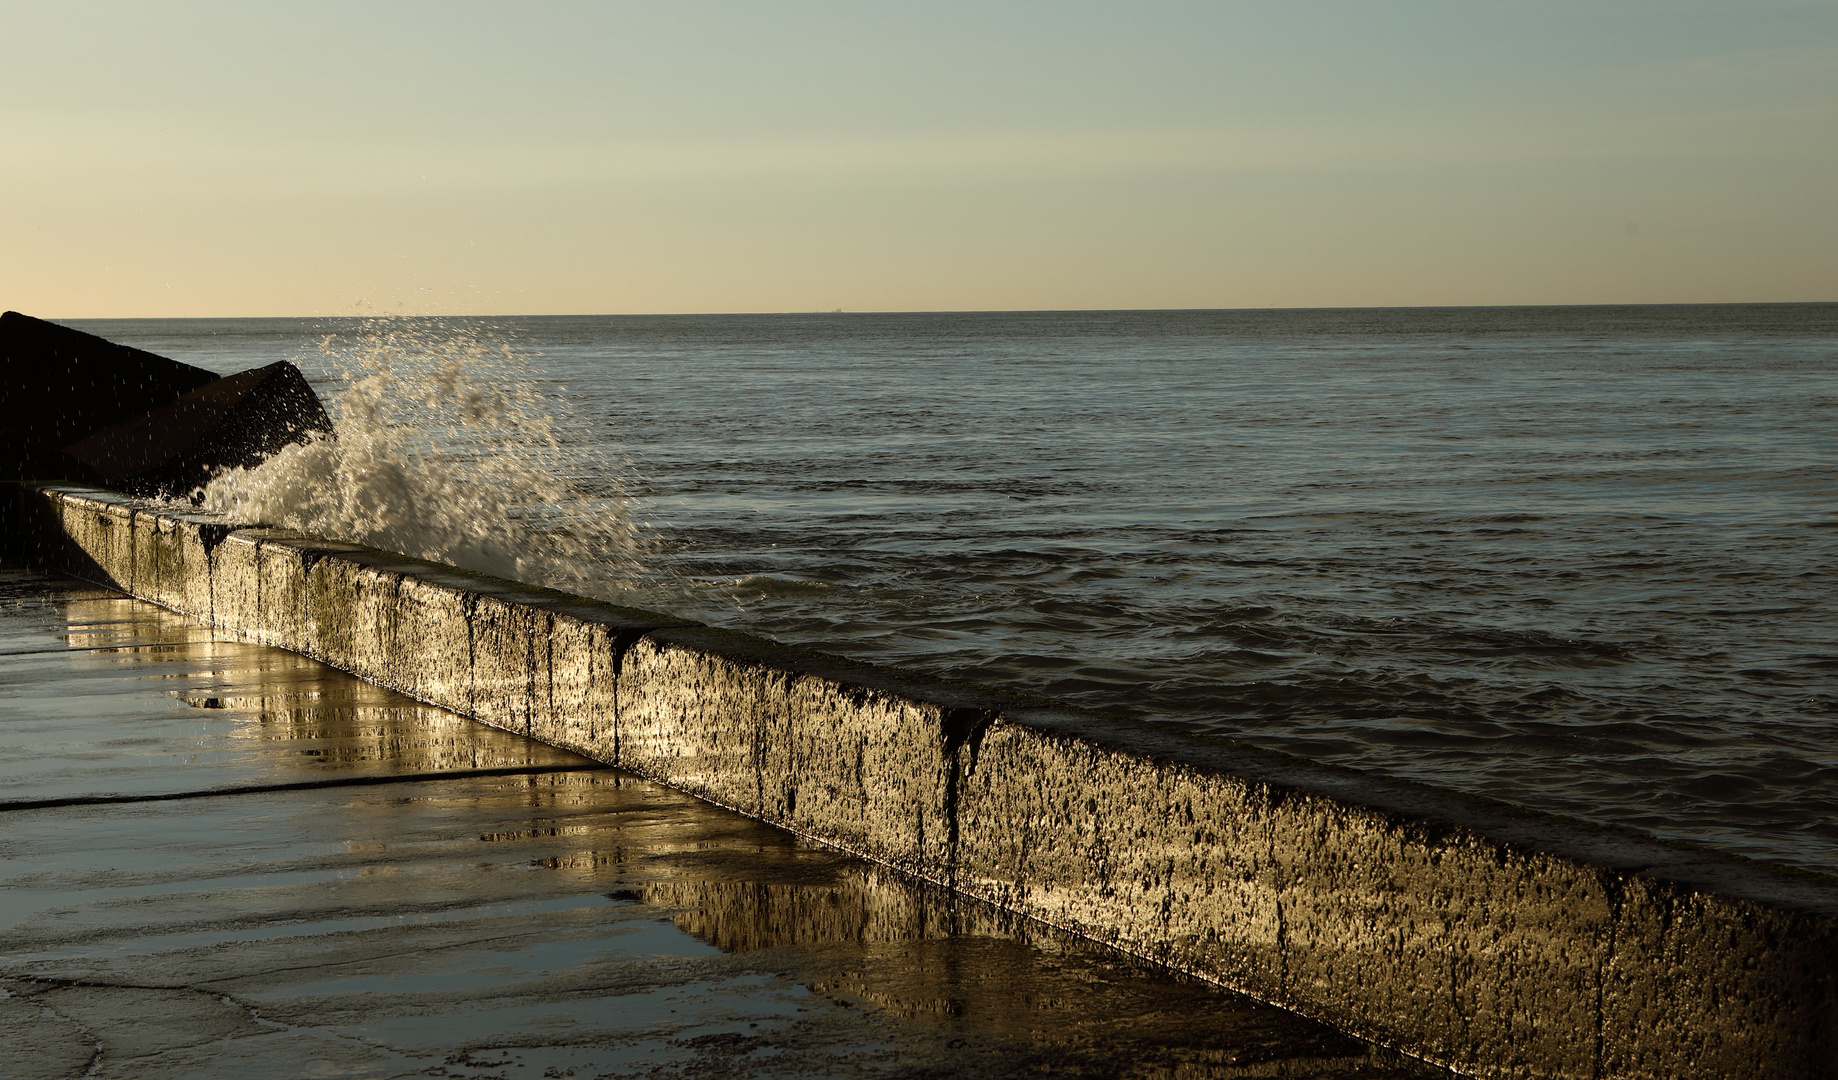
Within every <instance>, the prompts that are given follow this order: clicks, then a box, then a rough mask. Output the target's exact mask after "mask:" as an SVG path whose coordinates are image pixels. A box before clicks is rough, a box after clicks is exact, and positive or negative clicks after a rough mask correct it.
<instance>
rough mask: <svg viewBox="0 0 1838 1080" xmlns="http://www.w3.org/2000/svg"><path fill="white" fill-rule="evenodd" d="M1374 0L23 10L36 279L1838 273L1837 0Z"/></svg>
mask: <svg viewBox="0 0 1838 1080" xmlns="http://www.w3.org/2000/svg"><path fill="white" fill-rule="evenodd" d="M1379 7H1381V6H1379V5H1359V4H1353V3H1319V4H1306V3H1305V4H1299V5H1298V4H1286V5H1274V4H1187V3H1163V4H1150V5H1147V6H1141V5H1136V6H1131V7H1128V8H1126V7H1124V6H1122V5H1104V4H1058V5H1042V4H1031V3H1029V4H1022V3H1013V4H1004V5H996V6H994V7H993V8H990V7H983V8H978V7H974V6H970V5H963V6H953V5H949V4H946V5H943V6H939V7H936V8H933V9H931V10H928V11H927V12H913V11H906V10H904V9H894V8H869V7H866V6H862V5H842V4H816V3H797V4H787V5H783V6H775V7H774V8H772V9H771V11H770V12H767V11H765V10H764V9H756V8H753V7H749V6H747V5H739V4H701V5H685V6H678V7H673V8H671V9H669V10H668V11H655V10H651V9H649V8H646V7H642V6H638V5H621V4H610V5H595V6H587V5H578V6H577V5H568V4H559V5H553V6H545V7H542V8H536V9H529V11H527V12H518V13H512V12H510V11H508V10H504V9H499V8H495V7H490V6H465V5H460V6H458V7H454V6H438V7H437V6H433V5H420V4H400V5H390V6H389V7H387V8H386V9H382V10H377V9H371V8H361V7H358V6H355V5H353V6H343V5H326V4H315V5H312V6H310V7H309V6H306V5H279V6H275V7H272V8H262V9H260V10H252V9H245V8H239V7H234V6H230V5H208V4H207V5H191V6H187V7H184V8H181V9H172V10H169V9H161V11H158V12H152V11H146V10H143V9H140V8H136V7H133V6H129V5H117V4H91V5H76V6H73V7H68V8H65V7H60V8H57V9H55V10H53V9H42V10H40V9H33V10H28V11H25V12H22V13H20V14H19V15H18V16H17V17H16V18H15V25H14V27H13V31H12V33H13V36H14V38H15V40H16V41H20V42H32V43H34V45H35V47H34V48H31V49H20V50H17V51H18V56H17V57H15V60H16V61H17V62H16V63H13V64H12V65H11V66H10V67H9V68H8V69H7V70H6V71H4V72H0V85H4V86H5V87H6V90H7V93H6V95H5V97H4V98H3V99H0V100H3V101H4V104H3V105H0V115H4V117H5V119H6V124H7V128H6V130H7V132H8V135H7V139H6V149H5V151H4V155H3V156H0V192H4V194H5V198H6V205H7V206H8V207H9V209H10V211H11V212H10V214H9V227H8V234H9V235H8V242H7V251H6V257H5V258H4V260H0V306H4V307H9V308H15V309H18V310H21V311H25V312H28V313H30V314H35V315H40V316H43V317H47V318H90V317H161V316H187V315H189V316H260V315H281V316H286V315H305V316H337V315H350V314H359V313H363V312H382V313H435V314H456V315H457V314H574V313H688V312H714V311H732V312H742V311H816V310H831V309H835V308H842V309H844V310H850V311H868V310H874V311H901V310H909V311H910V310H927V311H940V310H1044V309H1080V308H1105V309H1121V308H1239V307H1345V306H1417V305H1440V304H1449V305H1468V304H1572V303H1696V302H1748V301H1824V300H1834V299H1838V212H1835V211H1834V210H1833V209H1832V207H1833V205H1834V200H1833V198H1832V196H1833V182H1832V180H1831V177H1832V176H1834V175H1838V13H1835V12H1834V11H1833V10H1832V9H1831V8H1830V6H1829V5H1818V4H1797V3H1771V4H1766V3H1764V4H1757V3H1741V4H1739V3H1733V2H1731V3H1687V2H1679V3H1670V4H1665V5H1660V4H1651V5H1649V4H1644V3H1630V4H1627V5H1617V6H1614V7H1612V8H1609V9H1602V8H1601V7H1600V6H1593V7H1592V6H1587V5H1582V4H1571V3H1545V4H1536V5H1534V4H1515V3H1501V4H1495V5H1485V6H1483V5H1473V4H1456V3H1434V4H1431V3H1419V4H1408V5H1399V6H1389V5H1388V6H1383V7H1386V8H1387V10H1384V11H1379V10H1375V9H1377V8H1379ZM175 10H176V14H175Z"/></svg>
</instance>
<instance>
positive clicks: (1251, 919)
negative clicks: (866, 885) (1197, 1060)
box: [957, 708, 1283, 998]
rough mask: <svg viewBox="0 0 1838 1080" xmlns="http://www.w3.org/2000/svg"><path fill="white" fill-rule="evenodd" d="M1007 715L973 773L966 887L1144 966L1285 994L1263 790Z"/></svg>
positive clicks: (964, 788) (1058, 722) (964, 793)
mask: <svg viewBox="0 0 1838 1080" xmlns="http://www.w3.org/2000/svg"><path fill="white" fill-rule="evenodd" d="M1102 724H1103V721H1102V720H1101V719H1099V718H1094V717H1090V716H1086V715H1082V714H1077V713H1072V712H1068V711H1063V710H1051V709H1038V708H1020V709H1013V710H1009V711H1006V712H1005V713H1004V715H1003V719H1002V720H1001V721H1000V722H998V723H997V724H995V725H994V726H992V727H991V728H989V730H988V731H987V732H986V733H985V734H984V735H983V737H982V739H981V740H980V744H979V745H977V746H976V748H975V753H974V756H973V757H971V758H970V759H969V760H968V762H967V763H966V769H965V775H964V778H963V780H962V781H961V794H960V796H959V822H960V825H959V835H960V840H959V846H958V870H957V882H958V886H959V887H960V888H963V889H965V890H966V891H969V892H971V893H973V894H976V895H980V896H984V897H986V898H988V899H990V900H992V901H994V902H996V903H999V904H1002V905H1004V906H1006V907H1010V908H1012V909H1014V910H1020V911H1026V912H1028V913H1029V914H1033V915H1035V916H1037V917H1039V918H1041V919H1044V920H1046V921H1047V922H1049V923H1052V924H1054V925H1056V926H1061V927H1066V928H1068V929H1072V930H1075V931H1076V932H1078V933H1081V934H1083V935H1085V936H1088V937H1091V938H1094V939H1096V940H1100V941H1106V942H1109V943H1112V944H1116V945H1118V946H1120V947H1123V948H1126V949H1128V950H1129V951H1131V952H1133V953H1136V954H1137V955H1142V956H1148V957H1150V958H1151V959H1155V960H1157V961H1160V962H1163V963H1168V964H1170V965H1171V966H1178V967H1180V968H1181V969H1182V970H1189V971H1195V972H1203V973H1205V974H1206V976H1207V977H1208V978H1213V979H1216V980H1218V981H1220V982H1224V983H1226V984H1228V985H1231V986H1235V987H1239V988H1242V989H1247V990H1250V991H1251V992H1253V993H1257V994H1259V995H1260V996H1264V997H1266V998H1270V997H1275V996H1277V995H1278V994H1279V993H1280V988H1281V986H1282V982H1283V978H1282V970H1283V969H1282V965H1283V958H1282V952H1281V939H1282V912H1281V904H1280V897H1279V895H1278V891H1277V880H1276V873H1277V872H1276V867H1275V865H1274V864H1273V862H1272V860H1271V859H1270V852H1271V846H1272V832H1271V830H1272V820H1273V814H1272V807H1271V803H1270V799H1269V797H1268V794H1267V793H1266V792H1264V791H1262V790H1261V789H1260V788H1259V787H1258V786H1257V785H1255V784H1254V783H1250V782H1247V781H1246V780H1245V779H1244V778H1242V777H1240V776H1236V775H1233V774H1230V773H1226V772H1223V771H1221V772H1216V773H1209V772H1206V771H1204V770H1201V769H1197V768H1194V767H1193V766H1192V764H1191V763H1183V762H1180V761H1178V760H1166V759H1163V760H1158V759H1157V757H1155V756H1152V755H1148V754H1142V753H1138V752H1133V751H1132V750H1131V749H1130V748H1127V747H1120V746H1117V745H1114V743H1107V742H1106V741H1105V740H1104V739H1102V738H1094V737H1091V736H1094V735H1101V734H1104V733H1103V732H1102V731H1101V727H1102Z"/></svg>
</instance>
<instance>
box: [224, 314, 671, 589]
mask: <svg viewBox="0 0 1838 1080" xmlns="http://www.w3.org/2000/svg"><path fill="white" fill-rule="evenodd" d="M319 347H320V350H321V352H322V353H323V354H324V356H325V359H326V360H327V362H328V364H329V366H330V367H331V369H332V370H333V371H335V372H336V373H337V374H338V376H339V378H340V380H341V382H342V386H343V388H342V390H341V391H339V392H337V393H336V394H333V395H330V397H331V400H329V401H327V402H326V405H327V410H328V411H329V412H330V413H331V414H332V418H333V422H334V426H335V427H336V428H337V435H336V437H334V438H321V439H317V440H315V441H313V442H312V443H310V444H308V445H304V446H289V447H287V448H286V449H284V450H282V451H281V452H280V453H278V454H276V455H274V456H273V457H271V458H269V459H268V460H267V461H265V462H263V463H262V464H261V465H259V466H256V467H255V468H253V469H235V470H231V471H228V472H226V473H224V474H222V475H220V476H218V477H216V478H215V479H213V480H212V481H211V483H210V484H209V486H208V487H206V488H205V489H204V491H203V492H202V499H201V501H202V505H203V506H204V507H205V508H207V509H211V510H217V511H221V512H224V513H225V514H227V515H230V516H232V517H235V518H237V519H240V520H244V521H260V522H263V523H266V524H271V525H277V526H282V527H286V528H290V529H297V530H299V531H301V532H306V533H311V534H313V535H317V536H326V537H331V538H334V539H339V540H346V541H350V542H353V543H359V544H365V545H367V546H370V547H377V548H383V549H385V550H389V551H397V552H401V553H403V554H406V555H413V556H416V557H419V558H424V559H431V560H434V561H436V562H443V563H449V564H451V565H454V566H460V567H464V568H466V569H469V570H477V571H481V572H483V573H489V574H495V575H497V576H499V577H506V578H511V579H513V580H516V581H524V582H529V583H532V584H538V585H548V586H551V587H554V588H558V589H564V590H567V591H569V592H574V593H582V594H586V595H590V596H598V597H601V598H603V599H624V600H626V601H627V602H631V601H632V599H633V596H632V595H631V594H632V591H633V590H634V589H635V588H638V587H639V585H640V582H641V579H644V578H645V577H646V576H647V575H645V574H644V572H643V567H644V553H645V546H646V545H645V543H644V541H643V539H642V538H641V536H640V531H639V529H638V528H637V527H636V526H635V525H634V523H633V521H632V518H631V516H630V514H629V513H628V512H627V507H626V500H625V496H624V490H623V488H622V487H621V486H619V485H618V484H617V483H610V484H609V482H608V478H610V477H616V476H619V475H621V474H622V472H623V471H624V463H622V462H617V461H611V460H605V453H604V452H603V451H601V452H596V451H594V450H593V449H592V447H593V446H595V445H604V444H603V443H601V442H600V441H599V440H588V439H570V438H567V437H566V429H567V428H569V427H570V426H571V424H572V413H571V411H570V410H569V408H568V405H567V402H566V401H565V400H564V399H563V398H562V397H561V396H560V395H559V394H558V393H554V392H544V391H543V390H542V389H541V388H539V385H538V384H537V383H536V382H535V381H534V380H532V379H531V377H530V374H529V363H528V359H527V357H524V356H523V355H521V354H519V353H518V351H517V350H516V349H515V348H513V347H512V344H511V343H510V342H509V341H508V340H504V339H501V338H499V337H497V336H496V335H494V334H493V333H492V332H491V331H489V330H484V329H479V328H474V327H468V326H464V325H459V326H454V325H448V324H446V323H444V322H442V321H439V320H429V319H414V318H402V317H395V318H378V319H373V320H369V321H368V322H366V323H364V324H362V326H361V328H360V329H359V330H358V331H357V332H355V333H352V334H349V335H345V336H342V337H341V336H338V335H332V336H328V337H326V338H325V339H324V340H323V341H321V342H320V346H319ZM589 483H591V489H589V487H588V486H587V485H588V484H589Z"/></svg>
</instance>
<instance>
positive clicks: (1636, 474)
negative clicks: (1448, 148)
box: [70, 304, 1838, 874]
mask: <svg viewBox="0 0 1838 1080" xmlns="http://www.w3.org/2000/svg"><path fill="white" fill-rule="evenodd" d="M70 325H73V326H77V327H78V328H80V329H83V330H87V331H90V332H92V333H97V334H100V335H102V336H104V337H107V338H110V339H112V340H116V341H120V342H124V343H127V344H132V345H136V346H139V347H141V348H146V349H150V350H152V351H154V352H157V353H161V354H163V355H166V356H170V357H173V358H175V359H178V360H182V361H185V362H187V363H192V364H197V365H200V366H203V367H207V368H211V369H213V370H216V371H220V372H224V373H228V372H232V371H237V370H241V369H243V368H247V367H251V366H255V365H261V364H267V363H271V362H274V361H277V360H289V361H292V362H294V363H296V364H298V365H299V366H300V367H301V368H302V370H304V371H305V372H306V373H307V375H308V377H309V378H310V379H311V380H312V381H313V382H314V384H315V385H316V386H317V387H318V389H319V391H320V393H321V395H322V396H323V397H324V398H325V400H326V401H327V403H328V406H329V408H330V410H331V412H332V413H333V415H334V417H335V418H336V420H337V423H338V425H339V432H340V434H339V437H338V438H337V439H336V440H335V441H334V442H333V443H328V444H320V445H316V446H310V447H298V448H293V449H291V450H289V451H288V452H287V453H285V454H283V455H281V456H280V457H279V458H277V459H275V460H273V461H271V462H269V463H268V464H266V465H263V466H261V467H260V468H257V469H255V470H252V471H249V472H246V473H232V474H227V475H225V476H224V477H222V478H220V479H219V480H218V481H216V482H214V483H213V484H212V485H211V487H210V488H209V489H206V490H204V491H202V492H199V493H197V494H196V495H195V496H194V499H195V500H196V501H197V502H199V503H202V504H204V505H207V506H209V507H213V508H217V509H222V510H226V511H229V512H233V513H238V514H240V515H243V516H244V517H251V518H257V519H260V520H264V521H271V522H275V523H279V524H290V525H294V526H296V527H303V528H311V529H313V530H315V531H317V532H321V533H327V534H333V535H340V536H344V537H347V538H350V539H354V540H360V541H364V542H369V543H373V544H377V545H379V546H385V547H390V548H393V549H395V550H404V551H410V552H412V553H414V554H420V555H426V556H428V557H434V558H441V559H446V560H449V561H453V562H456V563H459V564H461V565H467V566H471V567H474V568H477V569H483V570H489V571H493V572H498V573H503V574H506V575H509V576H513V577H519V578H522V579H525V580H532V581H538V582H541V583H545V584H555V585H558V586H561V587H565V588H570V589H573V590H575V591H579V592H586V593H591V594H594V595H598V596H602V597H605V598H608V599H613V600H618V601H621V602H625V603H631V604H635V605H637V606H642V607H648V608H653V609H658V610H668V611H671V612H673V613H677V614H684V615H689V616H692V617H694V618H698V619H701V620H703V621H706V622H710V623H715V624H718V625H723V626H729V627H733V628H737V629H741V630H746V631H749V632H752V633H756V634H761V635H764V636H767V637H771V638H775V639H778V640H781V641H787V642H794V643H797V644H800V645H806V646H810V647H812V648H816V649H821V650H825V651H828V652H833V653H839V654H842V655H846V656H851V657H856V658H859V659H862V660H867V661H872V662H879V663H889V664H897V665H900V666H903V667H907V668H912V669H918V670H923V671H927V672H933V673H937V674H940V675H945V676H950V677H954V678H960V679H968V680H973V681H976V682H981V683H985V684H990V685H994V686H1000V687H1011V688H1014V689H1018V690H1023V691H1030V692H1034V693H1039V694H1044V695H1048V696H1051V697H1054V698H1058V699H1061V700H1063V701H1066V702H1068V703H1070V704H1073V705H1077V706H1082V707H1085V708H1089V709H1095V710H1100V711H1103V712H1107V713H1111V714H1114V715H1115V716H1116V717H1118V722H1119V723H1125V722H1129V721H1131V720H1137V721H1148V722H1152V723H1161V724H1171V725H1176V726H1178V727H1181V728H1185V729H1188V730H1190V731H1194V732H1199V733H1202V734H1205V735H1208V736H1216V737H1220V738H1229V739H1236V740H1241V741H1243V742H1246V743H1251V744H1254V745H1257V746H1261V747H1267V748H1270V749H1274V750H1279V751H1283V752H1286V753H1290V754H1295V755H1299V756H1301V757H1305V758H1310V759H1314V760H1318V761H1324V762H1331V763H1334V764H1338V765H1344V766H1350V767H1353V768H1357V769H1363V770H1370V771H1373V772H1377V773H1382V774H1387V775H1391V776H1396V777H1402V778H1406V779H1409V780H1414V781H1421V782H1424V783H1428V784H1433V785H1438V786H1441V787H1445V788H1453V789H1457V790H1460V791H1463V792H1468V793H1472V794H1475V795H1480V796H1485V797H1489V798H1493V799H1499V800H1504V801H1507V802H1511V803H1515V804H1520V805H1523V806H1528V807H1532V808H1535V809H1538V810H1543V811H1549V812H1553V813H1557V814H1564V815H1571V816H1574V817H1579V818H1584V819H1588V820H1590V821H1596V822H1602V823H1607V824H1611V825H1618V826H1626V827H1631V828H1634V829H1638V830H1642V831H1644V832H1648V833H1652V834H1656V835H1658V836H1661V837H1665V838H1669V839H1676V840H1683V841H1688V842H1694V843H1699V844H1704V845H1709V846H1712V847H1715V848H1719V849H1722V850H1726V851H1732V852H1736V853H1739V854H1742V855H1747V856H1751V857H1754V858H1757V859H1762V860H1768V861H1772V862H1776V863H1781V864H1786V865H1789V866H1792V867H1796V868H1799V869H1802V870H1810V871H1815V872H1823V873H1828V874H1838V620H1835V619H1834V613H1835V612H1838V304H1784V305H1768V304H1750V305H1668V306H1617V307H1512V308H1472V307H1469V308H1402V309H1345V310H1319V309H1309V310H1224V311H1080V312H988V313H984V312H977V313H941V314H857V313H841V312H832V313H820V314H787V315H695V316H688V315H686V316H553V317H503V318H448V319H436V318H406V317H403V318H358V317H352V318H320V319H162V320H82V321H76V322H72V323H71V324H70Z"/></svg>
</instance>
